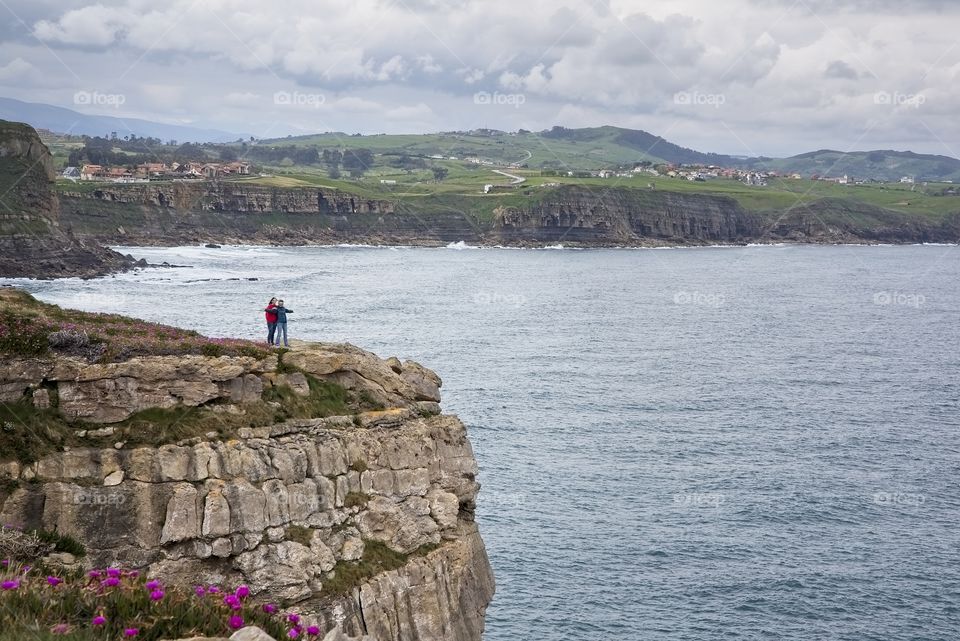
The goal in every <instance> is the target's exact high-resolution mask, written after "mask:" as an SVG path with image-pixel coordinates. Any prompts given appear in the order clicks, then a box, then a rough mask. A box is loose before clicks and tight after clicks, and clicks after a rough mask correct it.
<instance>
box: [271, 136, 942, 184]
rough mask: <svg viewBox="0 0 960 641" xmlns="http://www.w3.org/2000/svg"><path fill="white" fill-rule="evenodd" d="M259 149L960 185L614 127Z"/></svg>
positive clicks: (319, 139) (935, 167)
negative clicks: (720, 169) (723, 149)
mask: <svg viewBox="0 0 960 641" xmlns="http://www.w3.org/2000/svg"><path fill="white" fill-rule="evenodd" d="M258 144H261V145H280V146H286V145H293V146H296V147H309V146H316V147H319V148H341V149H369V150H370V151H372V152H373V153H374V154H380V155H403V154H406V155H410V156H422V157H430V156H443V157H444V158H445V159H447V158H451V157H452V158H455V159H458V160H462V159H464V158H471V157H473V158H480V159H483V160H489V161H492V162H495V163H503V164H512V163H516V164H521V165H527V166H528V167H530V168H531V169H558V170H565V171H583V170H598V169H604V168H611V167H617V166H621V165H630V164H633V163H639V162H643V161H647V162H651V163H654V164H661V163H662V164H674V165H681V164H702V165H719V166H724V167H739V168H748V169H756V170H769V171H777V172H780V173H787V174H792V173H799V174H801V175H802V176H804V177H810V176H813V175H817V176H830V177H839V176H843V175H845V174H846V175H849V176H851V177H856V178H863V179H873V180H879V181H898V180H900V178H901V177H903V176H910V177H912V178H915V179H916V180H918V181H934V182H937V181H939V182H944V181H958V182H960V160H957V159H956V158H951V157H949V156H938V155H931V154H917V153H913V152H910V151H893V150H876V151H853V152H847V153H845V152H840V151H833V150H829V149H824V150H819V151H813V152H808V153H803V154H799V155H797V156H791V157H789V158H762V157H761V158H747V159H745V158H739V157H734V156H728V155H723V154H713V153H703V152H700V151H696V150H694V149H688V148H686V147H681V146H679V145H676V144H674V143H671V142H670V141H668V140H666V139H664V138H662V137H660V136H656V135H654V134H651V133H648V132H646V131H641V130H634V129H624V128H621V127H611V126H605V127H590V128H583V129H567V128H564V127H553V128H552V129H548V130H544V131H540V132H532V131H525V130H520V131H518V132H504V131H497V130H493V129H479V130H474V131H468V132H444V133H436V134H404V135H386V134H381V135H369V136H360V135H356V134H353V135H351V134H345V133H325V134H316V135H309V136H298V137H297V136H295V137H287V138H278V139H274V140H263V141H260V142H259V143H258Z"/></svg>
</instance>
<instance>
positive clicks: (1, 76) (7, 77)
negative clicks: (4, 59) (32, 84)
mask: <svg viewBox="0 0 960 641" xmlns="http://www.w3.org/2000/svg"><path fill="white" fill-rule="evenodd" d="M36 71H37V70H36V68H35V67H34V66H33V65H32V64H30V63H29V62H27V61H26V60H24V59H23V58H14V59H13V60H11V61H10V62H8V63H7V64H5V65H3V66H0V83H10V82H18V81H20V80H23V79H25V78H27V76H29V75H31V74H34V73H36Z"/></svg>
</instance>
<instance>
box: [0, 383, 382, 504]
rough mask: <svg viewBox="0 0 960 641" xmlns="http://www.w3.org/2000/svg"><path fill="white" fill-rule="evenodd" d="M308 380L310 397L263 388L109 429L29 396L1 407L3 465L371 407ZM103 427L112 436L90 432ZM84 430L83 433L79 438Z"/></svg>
mask: <svg viewBox="0 0 960 641" xmlns="http://www.w3.org/2000/svg"><path fill="white" fill-rule="evenodd" d="M306 376H307V381H308V383H309V385H310V393H309V395H307V396H299V395H297V394H296V393H294V391H293V390H292V389H291V388H290V387H288V386H285V385H275V386H273V387H268V388H267V389H265V390H264V393H263V398H262V400H260V401H257V402H254V403H246V404H244V405H242V406H229V405H227V404H225V403H223V402H213V403H211V404H208V405H202V406H199V407H185V406H177V407H172V408H151V409H147V410H144V411H142V412H138V413H137V414H134V415H133V416H131V417H130V418H128V419H126V420H124V421H121V422H119V423H111V424H109V425H102V424H89V423H84V422H83V421H70V420H68V419H66V418H65V417H63V416H62V415H61V414H60V413H59V412H58V411H57V410H56V404H57V402H58V400H57V398H56V395H55V394H52V395H51V396H52V398H51V400H52V402H53V403H54V407H53V408H51V409H45V410H40V409H37V408H35V407H34V406H33V404H32V403H31V402H30V399H29V398H27V397H24V398H23V399H22V400H21V401H19V402H16V403H0V461H7V460H16V461H19V462H21V463H31V462H33V461H36V460H39V459H41V458H43V457H44V456H46V455H48V454H52V453H54V452H59V451H62V450H63V449H64V448H65V447H99V448H109V447H112V446H113V445H114V444H115V443H123V447H124V448H133V447H146V446H149V447H158V446H161V445H166V444H169V443H177V442H179V441H183V440H186V439H192V438H207V435H208V434H211V433H212V435H211V436H212V437H213V438H215V439H222V440H227V439H231V438H235V437H236V435H237V430H239V429H241V428H245V427H265V426H268V425H275V424H277V423H282V422H283V421H285V420H287V419H307V418H322V417H326V416H347V415H350V414H354V413H356V412H358V411H365V410H367V409H370V408H369V407H367V406H366V405H365V404H364V402H363V399H360V398H357V397H354V396H353V395H352V394H350V393H349V392H348V391H347V390H346V389H344V388H343V387H341V386H340V385H337V384H336V383H331V382H329V381H322V380H319V379H317V378H314V377H312V376H310V375H306ZM104 428H111V429H112V432H109V430H108V432H109V433H103V434H102V435H99V436H94V435H91V434H90V431H92V430H103V429H104ZM84 431H86V432H87V433H86V434H85V435H83V436H81V435H78V432H81V433H82V432H84ZM17 486H18V483H15V482H7V483H3V482H0V502H2V500H3V499H4V498H6V496H7V495H9V493H10V492H11V491H12V490H13V489H14V488H15V487H17Z"/></svg>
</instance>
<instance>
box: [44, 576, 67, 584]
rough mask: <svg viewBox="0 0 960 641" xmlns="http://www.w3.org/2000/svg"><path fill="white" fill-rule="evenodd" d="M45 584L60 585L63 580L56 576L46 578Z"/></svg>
mask: <svg viewBox="0 0 960 641" xmlns="http://www.w3.org/2000/svg"><path fill="white" fill-rule="evenodd" d="M47 583H49V584H50V585H60V584H61V583H63V579H61V578H60V577H57V576H48V577H47Z"/></svg>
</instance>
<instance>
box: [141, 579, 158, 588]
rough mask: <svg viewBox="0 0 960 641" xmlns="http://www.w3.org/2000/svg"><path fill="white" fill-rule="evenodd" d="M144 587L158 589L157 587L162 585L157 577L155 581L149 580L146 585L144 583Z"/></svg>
mask: <svg viewBox="0 0 960 641" xmlns="http://www.w3.org/2000/svg"><path fill="white" fill-rule="evenodd" d="M143 587H145V588H147V589H148V590H156V589H157V588H159V587H160V582H159V581H157V580H156V579H154V580H153V581H147V583H146V585H144V586H143Z"/></svg>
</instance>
